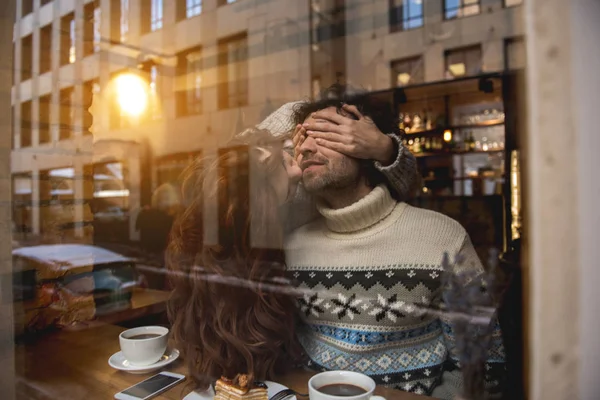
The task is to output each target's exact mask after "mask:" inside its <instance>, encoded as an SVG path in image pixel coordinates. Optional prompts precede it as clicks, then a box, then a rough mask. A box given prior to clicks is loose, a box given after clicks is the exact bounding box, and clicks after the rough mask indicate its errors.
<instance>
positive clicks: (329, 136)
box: [306, 131, 349, 143]
mask: <svg viewBox="0 0 600 400" xmlns="http://www.w3.org/2000/svg"><path fill="white" fill-rule="evenodd" d="M306 134H307V135H308V136H310V137H311V138H313V139H323V140H328V141H330V142H336V143H348V139H349V137H348V136H345V135H340V134H339V133H335V132H319V131H306ZM317 143H318V140H317Z"/></svg>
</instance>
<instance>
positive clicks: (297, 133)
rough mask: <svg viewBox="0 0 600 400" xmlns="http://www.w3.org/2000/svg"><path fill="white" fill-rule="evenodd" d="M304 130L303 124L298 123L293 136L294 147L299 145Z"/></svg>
mask: <svg viewBox="0 0 600 400" xmlns="http://www.w3.org/2000/svg"><path fill="white" fill-rule="evenodd" d="M302 130H303V128H302V125H300V124H298V125H296V128H295V129H294V136H293V137H292V143H293V144H294V148H295V147H296V146H297V145H298V142H299V141H300V139H301V138H302V136H303V133H302Z"/></svg>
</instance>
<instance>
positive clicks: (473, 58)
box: [446, 45, 482, 79]
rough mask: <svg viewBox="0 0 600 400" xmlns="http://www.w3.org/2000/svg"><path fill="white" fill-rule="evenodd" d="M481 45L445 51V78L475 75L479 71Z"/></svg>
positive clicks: (480, 65)
mask: <svg viewBox="0 0 600 400" xmlns="http://www.w3.org/2000/svg"><path fill="white" fill-rule="evenodd" d="M481 67H482V62H481V46H479V45H477V46H471V47H465V48H462V49H457V50H449V51H446V78H447V79H452V78H459V77H461V76H472V75H477V74H479V73H480V72H481V69H482V68H481Z"/></svg>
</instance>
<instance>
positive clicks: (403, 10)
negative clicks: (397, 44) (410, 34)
mask: <svg viewBox="0 0 600 400" xmlns="http://www.w3.org/2000/svg"><path fill="white" fill-rule="evenodd" d="M421 26H423V0H390V30H391V31H392V32H396V31H406V30H409V29H414V28H419V27H421Z"/></svg>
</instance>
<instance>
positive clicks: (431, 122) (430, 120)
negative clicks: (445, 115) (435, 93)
mask: <svg viewBox="0 0 600 400" xmlns="http://www.w3.org/2000/svg"><path fill="white" fill-rule="evenodd" d="M425 115H426V116H427V121H426V122H425V129H427V130H428V131H429V130H431V129H433V128H434V123H435V121H434V120H433V110H432V109H431V108H429V109H428V110H427V111H425Z"/></svg>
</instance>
